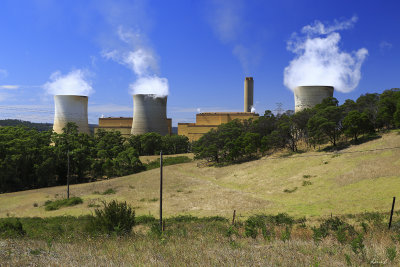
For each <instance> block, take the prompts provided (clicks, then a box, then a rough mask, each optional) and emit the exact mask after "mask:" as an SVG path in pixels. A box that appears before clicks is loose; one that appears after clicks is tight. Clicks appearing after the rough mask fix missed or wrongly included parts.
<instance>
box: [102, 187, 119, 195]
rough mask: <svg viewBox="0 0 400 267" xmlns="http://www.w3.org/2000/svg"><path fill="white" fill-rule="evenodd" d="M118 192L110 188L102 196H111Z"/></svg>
mask: <svg viewBox="0 0 400 267" xmlns="http://www.w3.org/2000/svg"><path fill="white" fill-rule="evenodd" d="M115 193H116V191H115V190H114V189H112V188H108V189H107V190H105V191H104V192H103V193H102V195H111V194H115Z"/></svg>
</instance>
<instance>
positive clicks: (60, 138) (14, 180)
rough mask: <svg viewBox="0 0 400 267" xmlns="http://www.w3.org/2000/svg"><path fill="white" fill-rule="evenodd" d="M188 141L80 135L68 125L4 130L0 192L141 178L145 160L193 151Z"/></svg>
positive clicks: (0, 144) (1, 134)
mask: <svg viewBox="0 0 400 267" xmlns="http://www.w3.org/2000/svg"><path fill="white" fill-rule="evenodd" d="M189 148H190V143H189V140H188V138H187V137H185V136H177V135H173V136H161V135H159V134H157V133H147V134H142V135H134V136H131V137H130V138H124V137H123V136H122V135H121V133H120V132H118V131H117V132H106V131H104V130H101V129H99V131H98V132H97V133H96V135H94V136H92V135H88V134H83V133H79V132H78V128H77V126H76V124H74V123H68V124H67V125H66V127H65V128H64V129H63V133H61V134H57V133H54V132H52V131H38V130H37V129H29V128H27V127H24V126H16V127H12V126H6V127H0V193H4V192H12V191H18V190H24V189H31V188H40V187H47V186H55V185H63V184H66V182H67V174H68V161H69V174H70V177H71V178H72V180H73V182H77V183H79V182H86V181H91V180H95V179H97V178H105V177H107V178H109V177H115V176H122V175H128V174H132V173H137V172H140V171H143V170H145V169H146V166H145V165H144V164H142V162H141V161H140V159H139V156H141V155H156V154H159V153H160V151H161V150H162V151H163V154H178V153H186V152H188V151H189Z"/></svg>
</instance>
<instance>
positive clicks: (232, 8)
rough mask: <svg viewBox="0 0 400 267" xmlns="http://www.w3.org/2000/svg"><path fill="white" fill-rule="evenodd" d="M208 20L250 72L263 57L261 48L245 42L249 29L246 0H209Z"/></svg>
mask: <svg viewBox="0 0 400 267" xmlns="http://www.w3.org/2000/svg"><path fill="white" fill-rule="evenodd" d="M208 3H209V5H208V6H207V12H208V14H207V15H208V17H207V18H208V22H209V24H210V26H211V28H212V29H213V31H214V33H215V35H216V36H217V37H218V39H219V40H220V41H221V42H222V43H224V44H226V45H229V46H231V47H232V54H233V55H234V56H235V57H236V58H237V59H238V60H239V62H240V64H241V66H242V68H243V70H244V72H245V73H250V69H251V67H252V66H253V65H257V64H258V63H259V62H260V59H261V56H262V55H261V54H262V52H261V50H260V49H258V47H257V45H255V43H252V44H249V43H248V42H247V43H246V42H245V43H243V40H246V39H247V38H244V37H243V36H246V34H247V31H246V29H245V28H246V27H245V26H244V25H246V19H245V14H244V10H245V6H246V3H245V1H244V0H230V1H223V0H209V1H208Z"/></svg>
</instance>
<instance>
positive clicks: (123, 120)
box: [94, 117, 172, 138]
mask: <svg viewBox="0 0 400 267" xmlns="http://www.w3.org/2000/svg"><path fill="white" fill-rule="evenodd" d="M132 121H133V118H132V117H109V118H99V126H98V127H95V128H94V133H95V134H96V132H97V131H98V130H99V129H102V130H105V131H119V132H120V133H121V135H122V136H123V137H126V138H128V137H129V136H131V130H132ZM167 124H168V134H169V135H171V134H172V119H167Z"/></svg>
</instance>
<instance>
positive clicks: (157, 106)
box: [131, 94, 168, 135]
mask: <svg viewBox="0 0 400 267" xmlns="http://www.w3.org/2000/svg"><path fill="white" fill-rule="evenodd" d="M149 132H155V133H159V134H161V135H167V134H168V123H167V97H166V96H165V97H157V96H156V95H144V94H137V95H134V96H133V121H132V130H131V134H134V135H136V134H144V133H149Z"/></svg>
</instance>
